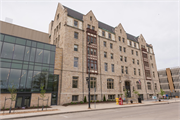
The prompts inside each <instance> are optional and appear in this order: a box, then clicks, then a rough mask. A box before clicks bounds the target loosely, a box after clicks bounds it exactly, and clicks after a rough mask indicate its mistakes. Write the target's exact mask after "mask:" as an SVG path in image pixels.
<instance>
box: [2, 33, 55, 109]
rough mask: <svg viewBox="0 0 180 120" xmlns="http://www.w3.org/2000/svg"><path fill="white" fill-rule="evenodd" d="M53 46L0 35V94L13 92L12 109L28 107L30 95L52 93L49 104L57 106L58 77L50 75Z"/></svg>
mask: <svg viewBox="0 0 180 120" xmlns="http://www.w3.org/2000/svg"><path fill="white" fill-rule="evenodd" d="M55 49H56V47H55V45H51V44H47V43H42V42H38V41H34V40H29V39H24V38H19V37H16V36H10V35H6V34H0V73H1V77H0V85H1V93H2V94H3V93H9V91H8V88H9V87H10V88H11V87H12V86H14V87H15V88H16V89H17V99H16V107H23V106H30V101H31V94H32V93H40V86H41V85H43V86H44V89H45V90H46V93H52V95H51V96H52V97H51V105H56V104H57V91H58V79H59V78H58V75H54V61H55Z"/></svg>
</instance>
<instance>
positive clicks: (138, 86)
mask: <svg viewBox="0 0 180 120" xmlns="http://www.w3.org/2000/svg"><path fill="white" fill-rule="evenodd" d="M136 85H137V89H141V83H140V82H138V81H137V82H136Z"/></svg>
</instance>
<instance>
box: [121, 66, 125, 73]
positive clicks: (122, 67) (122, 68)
mask: <svg viewBox="0 0 180 120" xmlns="http://www.w3.org/2000/svg"><path fill="white" fill-rule="evenodd" d="M121 73H122V74H123V73H124V66H121Z"/></svg>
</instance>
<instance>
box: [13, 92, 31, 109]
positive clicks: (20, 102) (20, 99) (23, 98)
mask: <svg viewBox="0 0 180 120" xmlns="http://www.w3.org/2000/svg"><path fill="white" fill-rule="evenodd" d="M30 100H31V94H25V93H18V94H17V99H16V107H30Z"/></svg>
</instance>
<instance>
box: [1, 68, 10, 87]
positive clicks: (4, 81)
mask: <svg viewBox="0 0 180 120" xmlns="http://www.w3.org/2000/svg"><path fill="white" fill-rule="evenodd" d="M0 71H1V77H0V84H1V89H5V88H7V82H8V78H9V73H10V69H5V68H0Z"/></svg>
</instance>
